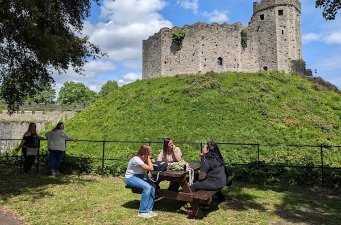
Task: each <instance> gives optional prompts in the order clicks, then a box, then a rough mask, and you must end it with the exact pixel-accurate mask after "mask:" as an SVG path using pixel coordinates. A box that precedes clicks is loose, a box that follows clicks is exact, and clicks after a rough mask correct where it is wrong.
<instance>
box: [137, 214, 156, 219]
mask: <svg viewBox="0 0 341 225" xmlns="http://www.w3.org/2000/svg"><path fill="white" fill-rule="evenodd" d="M138 217H141V218H146V219H147V218H151V217H153V216H152V215H151V214H150V213H139V214H138Z"/></svg>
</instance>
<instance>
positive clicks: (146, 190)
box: [123, 145, 157, 218]
mask: <svg viewBox="0 0 341 225" xmlns="http://www.w3.org/2000/svg"><path fill="white" fill-rule="evenodd" d="M151 151H152V148H151V147H150V146H149V145H142V146H141V148H140V150H139V151H138V152H137V153H136V154H134V156H133V157H132V158H131V159H130V160H129V162H128V168H127V170H126V173H125V176H124V179H123V180H124V182H125V183H126V184H127V185H128V186H129V187H132V188H137V189H139V190H142V195H141V201H140V208H139V214H138V216H139V217H142V218H151V217H154V216H157V214H156V213H155V212H153V211H152V210H153V205H154V198H155V184H154V182H153V181H151V180H149V179H148V178H147V177H146V175H145V171H153V164H152V162H151V159H150V156H151Z"/></svg>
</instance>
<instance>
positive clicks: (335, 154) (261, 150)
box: [0, 139, 341, 184]
mask: <svg viewBox="0 0 341 225" xmlns="http://www.w3.org/2000/svg"><path fill="white" fill-rule="evenodd" d="M20 140H21V139H0V150H2V152H5V153H4V154H2V157H5V158H6V159H7V160H9V159H10V158H13V157H16V156H12V155H11V154H10V152H9V150H10V149H14V145H15V144H14V143H17V144H16V146H17V145H18V142H19V141H20ZM5 142H12V144H8V143H7V144H6V143H5ZM82 142H85V143H89V145H90V143H93V144H98V145H101V147H100V149H97V150H94V151H93V150H92V149H91V154H92V156H89V155H87V156H86V157H84V156H81V155H71V154H69V155H67V156H66V157H70V158H78V159H88V160H100V167H101V168H100V173H101V174H102V175H103V174H104V169H105V168H104V167H105V163H106V162H107V161H113V160H118V161H127V160H128V158H129V157H126V158H123V157H119V158H115V157H113V156H114V155H115V152H112V151H110V147H108V145H109V144H110V145H120V146H125V145H134V148H130V149H131V152H135V151H136V150H137V148H138V145H140V144H149V145H151V146H153V145H157V146H159V147H162V144H163V141H149V140H147V141H109V140H78V141H77V142H76V143H72V145H74V144H76V145H81V143H82ZM4 143H5V144H4ZM217 143H218V144H219V147H220V149H221V152H222V154H223V156H224V159H225V161H226V163H228V164H229V165H231V166H247V165H250V164H256V165H257V166H258V168H260V166H262V165H266V166H272V167H292V168H301V169H303V168H311V169H319V170H320V173H321V177H320V179H321V182H322V184H323V183H324V180H325V172H326V169H328V170H341V146H340V145H334V146H330V145H307V144H288V145H283V144H259V143H231V142H217ZM176 144H177V145H178V146H180V148H181V149H182V151H183V156H184V158H185V159H188V160H193V159H195V158H194V157H195V156H197V155H198V153H200V151H201V149H202V147H203V145H204V144H205V142H190V141H177V142H176ZM66 145H67V148H68V149H70V148H72V146H71V147H70V146H69V145H70V143H69V142H67V143H66ZM89 145H88V146H84V149H86V148H92V147H91V146H89ZM185 145H186V148H182V147H181V146H185ZM3 146H5V147H6V146H7V149H1V148H2V147H3ZM46 148H47V147H46V146H45V147H42V151H40V153H39V155H38V157H37V164H36V165H37V171H38V170H39V165H40V163H39V161H40V159H41V158H42V156H46V155H47V149H46ZM289 148H295V149H298V150H301V151H302V152H299V151H290V150H288V151H287V152H285V149H289ZM304 148H309V149H313V150H311V151H306V153H304V152H303V150H302V149H304ZM120 149H121V148H120ZM120 149H119V150H120ZM186 149H191V151H189V150H187V151H186ZM245 149H246V151H247V152H246V153H245V154H240V156H242V157H237V154H239V153H240V152H241V151H243V150H245ZM250 149H251V150H250ZM267 149H271V150H269V151H268V150H267ZM277 149H280V151H276V150H277ZM331 149H332V150H333V151H331ZM67 152H70V150H68V151H67ZM71 152H72V151H71ZM298 153H300V154H298ZM308 153H309V154H308ZM91 154H90V155H91ZM290 154H293V156H290ZM329 154H331V156H330V155H329ZM94 155H97V157H94ZM186 155H187V156H188V157H190V158H186ZM274 155H275V156H276V155H278V156H277V158H276V157H275V156H274ZM326 156H329V157H326ZM247 157H249V159H247ZM295 157H296V158H295ZM299 157H301V158H302V159H303V161H300V160H299V159H297V158H299ZM250 158H251V159H250ZM290 158H291V159H292V160H295V161H294V162H293V163H291V162H288V161H289V159H290ZM307 159H308V160H307ZM327 159H329V161H330V159H333V160H334V162H328V160H327ZM283 160H284V162H283ZM335 161H336V162H335Z"/></svg>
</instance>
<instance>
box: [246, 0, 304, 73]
mask: <svg viewBox="0 0 341 225" xmlns="http://www.w3.org/2000/svg"><path fill="white" fill-rule="evenodd" d="M248 29H249V31H250V33H251V41H252V42H255V43H257V44H256V47H255V50H256V51H255V52H254V54H255V56H256V60H255V62H256V63H257V64H258V70H278V71H284V72H287V73H288V72H291V63H292V60H299V59H302V40H301V3H300V1H299V0H263V1H261V2H260V3H258V2H254V3H253V15H252V18H251V21H250V23H249V26H248Z"/></svg>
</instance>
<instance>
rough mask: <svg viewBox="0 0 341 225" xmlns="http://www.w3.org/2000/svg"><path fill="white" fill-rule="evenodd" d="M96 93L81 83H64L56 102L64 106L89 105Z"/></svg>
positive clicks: (94, 98)
mask: <svg viewBox="0 0 341 225" xmlns="http://www.w3.org/2000/svg"><path fill="white" fill-rule="evenodd" d="M96 97H97V93H96V92H95V91H92V90H90V88H88V87H87V86H85V85H84V84H82V83H76V82H72V81H70V82H65V83H64V85H63V87H61V89H60V91H59V97H58V100H57V102H59V103H61V104H66V105H76V104H89V103H92V102H94V101H95V100H96Z"/></svg>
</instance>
